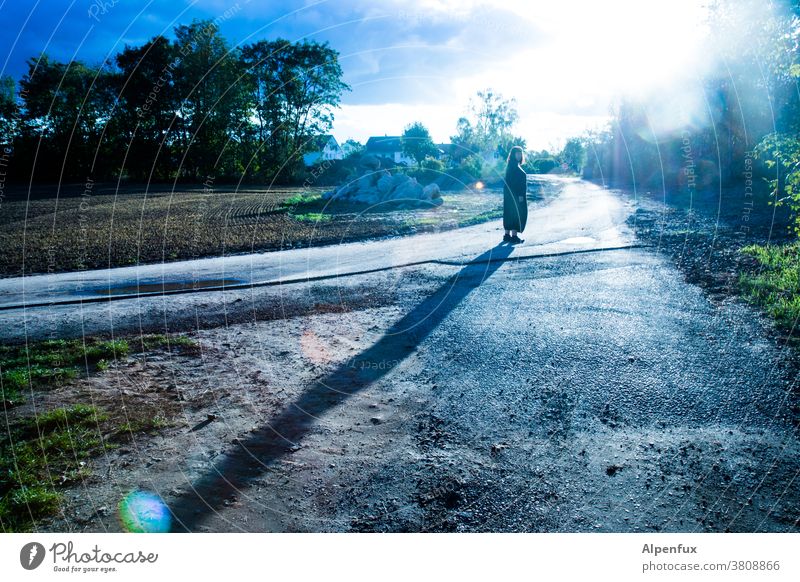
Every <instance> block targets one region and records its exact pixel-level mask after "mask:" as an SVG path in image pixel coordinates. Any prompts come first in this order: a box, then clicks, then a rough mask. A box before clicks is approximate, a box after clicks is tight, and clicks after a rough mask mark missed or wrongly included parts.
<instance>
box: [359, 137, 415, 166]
mask: <svg viewBox="0 0 800 582" xmlns="http://www.w3.org/2000/svg"><path fill="white" fill-rule="evenodd" d="M364 153H365V154H372V155H374V156H379V157H382V158H388V159H390V160H391V161H392V162H394V163H395V164H406V165H408V166H411V165H414V164H416V163H417V161H416V160H415V159H414V158H412V157H411V156H407V155H405V154H404V153H403V146H402V145H401V141H400V136H399V135H384V136H373V137H371V138H369V139H368V140H367V145H366V147H365V148H364Z"/></svg>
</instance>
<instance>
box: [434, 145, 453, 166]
mask: <svg viewBox="0 0 800 582" xmlns="http://www.w3.org/2000/svg"><path fill="white" fill-rule="evenodd" d="M433 145H435V146H436V149H437V150H439V154H438V155H437V156H436V159H438V160H441V161H443V162H449V161H450V160H452V159H453V158H454V157H456V156H454V155H453V154H454V151H453V148H455V147H456V146H455V144H452V143H436V144H433Z"/></svg>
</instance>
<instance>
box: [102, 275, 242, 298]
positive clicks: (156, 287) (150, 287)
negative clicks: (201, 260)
mask: <svg viewBox="0 0 800 582" xmlns="http://www.w3.org/2000/svg"><path fill="white" fill-rule="evenodd" d="M241 283H244V281H243V280H241V279H205V280H201V281H163V282H160V283H139V284H134V285H120V286H117V287H105V288H103V289H97V290H95V293H97V294H98V295H129V294H140V293H164V292H165V291H187V290H193V289H205V288H206V287H225V286H226V285H239V284H241Z"/></svg>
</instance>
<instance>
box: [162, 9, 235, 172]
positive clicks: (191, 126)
mask: <svg viewBox="0 0 800 582" xmlns="http://www.w3.org/2000/svg"><path fill="white" fill-rule="evenodd" d="M175 36H176V41H175V44H176V49H177V51H178V53H179V57H180V61H179V63H178V65H177V67H176V71H175V83H174V86H175V90H176V91H177V98H178V99H179V105H178V115H177V120H176V125H177V130H178V139H179V144H180V150H181V153H182V157H181V160H179V165H180V168H181V175H182V177H185V178H188V179H193V180H196V179H202V178H204V177H205V176H209V175H218V174H223V175H234V174H237V173H238V171H239V170H241V168H240V167H239V163H238V162H240V161H241V160H238V159H237V155H236V154H237V151H236V148H235V144H236V143H237V141H238V140H237V137H238V136H239V132H240V130H241V127H240V124H241V123H242V122H243V120H245V123H246V119H247V113H248V111H249V109H248V101H247V98H246V95H245V92H244V91H243V90H242V86H241V85H239V84H238V79H239V67H238V63H239V54H238V51H236V50H232V49H230V48H229V46H228V43H227V41H226V40H225V38H224V37H222V35H221V34H220V33H219V27H218V26H217V25H216V24H215V23H214V22H213V21H211V20H194V21H192V23H191V24H189V25H187V26H178V27H176V28H175Z"/></svg>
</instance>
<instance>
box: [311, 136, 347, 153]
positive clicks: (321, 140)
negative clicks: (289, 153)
mask: <svg viewBox="0 0 800 582" xmlns="http://www.w3.org/2000/svg"><path fill="white" fill-rule="evenodd" d="M304 140H305V141H306V142H308V145H309V147H310V148H311V149H312V150H314V151H321V150H322V149H324V148H325V146H326V145H327V144H328V142H329V141H330V140H333V141H334V143H336V145H337V146H338V145H339V144H338V143H337V142H336V138H335V137H333V136H332V135H331V134H329V133H326V134H324V135H307V136H306V137H305V138H304Z"/></svg>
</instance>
